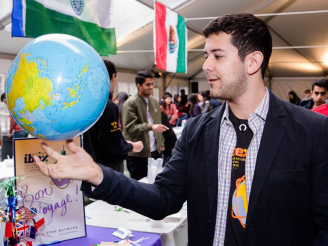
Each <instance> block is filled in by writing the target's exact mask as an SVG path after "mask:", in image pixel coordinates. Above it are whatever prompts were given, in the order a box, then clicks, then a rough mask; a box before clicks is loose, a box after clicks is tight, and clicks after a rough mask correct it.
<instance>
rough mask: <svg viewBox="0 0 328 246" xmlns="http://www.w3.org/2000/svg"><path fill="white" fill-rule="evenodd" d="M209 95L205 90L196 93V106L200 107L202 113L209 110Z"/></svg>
mask: <svg viewBox="0 0 328 246" xmlns="http://www.w3.org/2000/svg"><path fill="white" fill-rule="evenodd" d="M208 98H209V96H208V94H207V92H206V91H201V92H199V94H198V101H199V103H198V106H199V107H200V110H201V112H202V114H203V113H207V112H210V111H211V103H210V101H209V100H208Z"/></svg>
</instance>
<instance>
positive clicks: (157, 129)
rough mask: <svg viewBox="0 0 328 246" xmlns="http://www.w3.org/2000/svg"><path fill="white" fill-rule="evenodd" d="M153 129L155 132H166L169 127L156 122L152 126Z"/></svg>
mask: <svg viewBox="0 0 328 246" xmlns="http://www.w3.org/2000/svg"><path fill="white" fill-rule="evenodd" d="M152 129H153V131H155V132H165V131H166V130H168V129H169V128H168V127H166V126H164V125H162V124H155V125H153V126H152Z"/></svg>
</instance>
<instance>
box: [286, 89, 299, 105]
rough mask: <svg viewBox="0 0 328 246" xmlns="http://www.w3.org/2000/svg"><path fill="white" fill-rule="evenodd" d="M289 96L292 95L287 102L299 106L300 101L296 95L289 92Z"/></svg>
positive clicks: (293, 92)
mask: <svg viewBox="0 0 328 246" xmlns="http://www.w3.org/2000/svg"><path fill="white" fill-rule="evenodd" d="M288 94H289V95H292V96H293V98H289V102H290V103H292V104H295V105H299V104H300V102H301V99H300V98H299V97H298V96H297V94H296V93H295V91H290V92H289V93H288Z"/></svg>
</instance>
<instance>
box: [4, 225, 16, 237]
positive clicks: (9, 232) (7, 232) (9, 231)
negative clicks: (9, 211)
mask: <svg viewBox="0 0 328 246" xmlns="http://www.w3.org/2000/svg"><path fill="white" fill-rule="evenodd" d="M13 228H14V223H12V222H6V226H5V237H12V236H13Z"/></svg>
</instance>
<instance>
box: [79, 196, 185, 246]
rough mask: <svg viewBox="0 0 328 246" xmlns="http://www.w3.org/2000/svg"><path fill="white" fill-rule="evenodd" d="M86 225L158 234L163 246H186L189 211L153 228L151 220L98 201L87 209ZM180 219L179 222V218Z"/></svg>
mask: <svg viewBox="0 0 328 246" xmlns="http://www.w3.org/2000/svg"><path fill="white" fill-rule="evenodd" d="M85 216H86V224H87V225H93V226H100V227H109V228H118V227H123V228H126V229H129V230H132V231H142V232H150V233H157V234H160V235H161V242H162V245H163V246H186V245H187V241H188V239H187V238H188V232H187V231H188V225H187V209H186V205H184V206H183V208H182V209H181V211H180V212H179V213H178V214H175V215H173V216H172V217H170V216H169V217H167V218H166V219H164V225H163V226H162V227H158V228H156V227H152V226H151V220H150V219H149V218H147V217H145V216H142V215H140V214H137V213H135V212H133V211H131V210H128V209H123V210H122V211H115V206H113V205H110V204H108V203H106V202H103V201H96V202H94V203H91V204H90V205H88V206H86V207H85ZM179 216H180V219H179V220H178V217H179Z"/></svg>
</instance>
